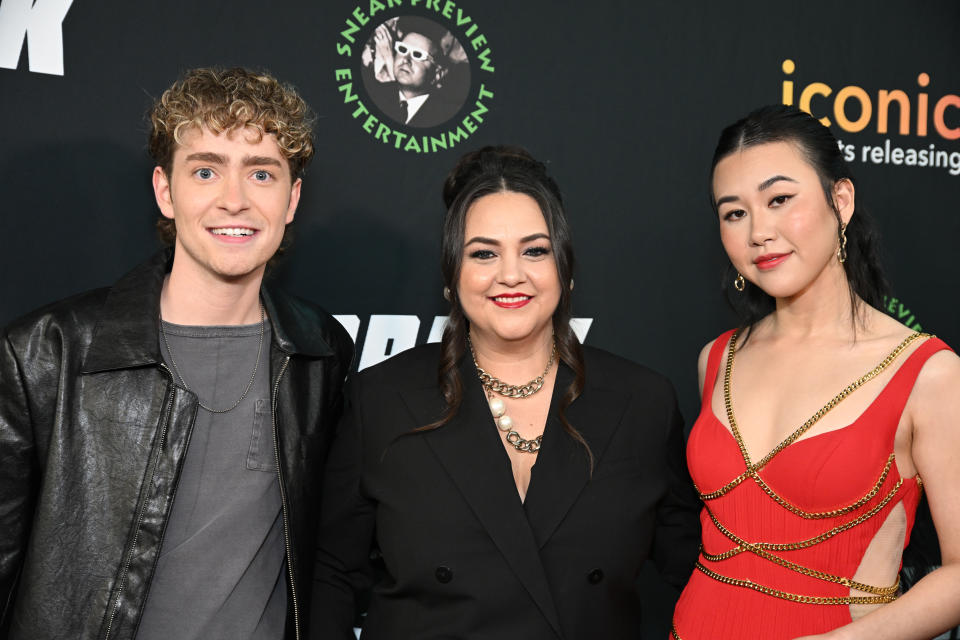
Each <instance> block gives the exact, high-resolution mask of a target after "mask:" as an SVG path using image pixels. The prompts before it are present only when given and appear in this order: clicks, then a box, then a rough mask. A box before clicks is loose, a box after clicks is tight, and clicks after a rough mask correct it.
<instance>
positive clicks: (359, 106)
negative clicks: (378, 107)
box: [352, 101, 370, 118]
mask: <svg viewBox="0 0 960 640" xmlns="http://www.w3.org/2000/svg"><path fill="white" fill-rule="evenodd" d="M364 113H370V112H369V111H367V108H366V107H365V106H363V103H362V102H359V101H358V102H357V109H356V111H354V112H353V114H352V115H353V117H354V118H359V117H360V116H361V115H363V114H364Z"/></svg>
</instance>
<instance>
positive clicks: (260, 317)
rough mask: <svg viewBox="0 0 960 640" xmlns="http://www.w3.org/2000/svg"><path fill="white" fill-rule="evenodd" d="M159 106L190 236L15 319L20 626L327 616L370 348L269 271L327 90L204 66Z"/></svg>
mask: <svg viewBox="0 0 960 640" xmlns="http://www.w3.org/2000/svg"><path fill="white" fill-rule="evenodd" d="M150 120H151V132H150V143H149V147H150V152H151V155H152V156H153V158H154V161H155V162H156V165H157V166H156V167H155V169H154V171H153V188H154V193H155V195H156V200H157V204H158V206H159V209H160V213H161V218H160V223H159V228H160V232H161V236H162V237H164V238H165V239H166V241H167V242H168V244H170V245H171V246H170V247H168V248H167V249H166V250H164V251H162V252H161V253H159V254H158V255H156V256H154V257H153V258H152V259H151V260H149V261H148V262H146V263H144V264H143V265H141V266H139V267H137V268H136V269H134V270H133V271H131V272H130V273H129V274H127V275H126V276H124V277H123V278H122V279H121V280H119V281H118V282H117V283H116V284H115V285H114V286H113V287H110V288H107V289H100V290H95V291H91V292H88V293H84V294H80V295H79V296H75V297H73V298H70V299H68V300H66V301H63V302H59V303H55V304H53V305H50V306H47V307H45V308H43V309H41V310H39V311H35V312H33V313H32V314H30V315H28V316H26V317H25V318H22V319H20V320H18V321H16V322H14V323H13V324H12V325H10V326H9V327H7V328H6V329H5V330H4V331H3V332H2V333H0V607H2V618H0V638H8V639H10V640H17V639H27V638H29V639H30V640H45V639H48V638H49V639H53V638H108V639H110V640H115V639H126V638H138V639H139V640H143V639H145V638H146V639H152V638H177V639H178V640H185V639H190V638H198V639H199V638H256V639H263V640H267V639H271V640H282V639H286V638H294V639H297V640H299V639H300V638H306V637H307V627H308V609H309V604H308V603H309V601H310V581H311V575H312V569H313V557H314V533H315V529H316V516H317V514H316V509H315V505H316V503H317V498H318V489H319V479H320V477H321V475H322V469H323V462H324V459H325V456H326V448H327V445H328V440H329V436H330V435H331V434H332V431H333V426H334V424H335V422H336V419H337V418H338V416H339V413H340V408H341V388H342V385H343V380H344V377H345V375H346V372H347V370H348V368H349V365H350V361H351V359H352V354H353V345H352V343H351V341H350V338H349V336H348V335H347V334H346V332H345V331H344V330H343V329H342V328H341V327H340V325H339V324H338V323H337V322H336V321H335V320H334V319H333V318H332V317H331V316H329V315H328V314H326V313H325V312H324V311H322V310H321V309H319V308H318V307H316V306H314V305H313V304H311V303H308V302H305V301H303V300H299V299H296V298H292V297H290V296H287V295H284V294H282V293H280V292H277V291H272V290H270V289H269V288H267V287H265V286H264V285H263V276H264V271H265V269H266V266H267V263H268V262H269V261H270V260H271V258H273V256H274V255H275V254H276V253H277V251H278V249H279V248H280V246H281V244H282V241H283V238H284V236H285V232H286V229H287V227H288V225H289V224H290V222H291V221H292V220H293V217H294V214H295V212H296V209H297V204H298V202H299V199H300V187H301V180H302V177H301V176H302V173H303V169H304V167H305V166H306V165H307V163H308V162H309V161H310V159H311V157H312V155H313V144H312V142H311V121H310V115H309V111H308V108H307V106H306V104H305V103H304V102H303V100H302V99H301V98H300V97H299V96H298V95H297V94H296V92H295V91H294V90H293V89H292V88H290V87H288V86H285V85H282V84H280V83H279V82H278V81H277V80H276V79H274V78H272V77H271V76H269V75H265V74H259V73H253V72H250V71H248V70H244V69H229V70H224V69H195V70H192V71H189V72H187V73H186V74H185V76H184V77H183V78H181V79H180V80H179V81H178V82H177V83H175V84H174V85H173V86H172V87H170V88H169V89H168V90H167V91H166V92H164V93H163V95H162V96H161V97H160V99H159V100H157V102H156V104H155V105H154V107H153V109H152V112H151V114H150Z"/></svg>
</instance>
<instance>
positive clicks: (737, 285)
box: [733, 273, 747, 291]
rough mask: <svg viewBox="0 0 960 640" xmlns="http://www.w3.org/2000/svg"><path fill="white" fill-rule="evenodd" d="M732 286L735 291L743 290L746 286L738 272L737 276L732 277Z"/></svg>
mask: <svg viewBox="0 0 960 640" xmlns="http://www.w3.org/2000/svg"><path fill="white" fill-rule="evenodd" d="M733 288H734V289H736V290H737V291H743V290H744V289H746V288H747V283H746V281H745V280H744V279H743V276H742V275H740V274H739V273H738V274H737V277H736V278H734V280H733Z"/></svg>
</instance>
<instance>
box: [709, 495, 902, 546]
mask: <svg viewBox="0 0 960 640" xmlns="http://www.w3.org/2000/svg"><path fill="white" fill-rule="evenodd" d="M902 485H903V478H900V479H899V480H898V481H897V484H896V485H894V487H893V489H891V490H890V492H889V493H888V494H887V495H885V496H884V497H883V500H881V501H880V502H878V503H877V504H876V506H874V507H873V508H872V509H870V511H867V512H866V513H862V514H860V515H859V516H857V517H856V518H854V519H853V520H850V521H849V522H845V523H843V524H841V525H837V526H836V527H833V528H831V529H827V530H826V531H824V532H823V533H821V534H820V535H818V536H814V537H813V538H808V539H807V540H801V541H799V542H754V543H749V544H752V545H753V546H756V547H759V548H761V549H769V550H771V551H796V550H797V549H807V548H809V547H812V546H814V545H817V544H820V543H821V542H824V541H825V540H829V539H830V538H832V537H833V536H835V535H837V534H838V533H843V532H844V531H847V530H848V529H852V528H854V527H856V526H858V525H860V524H863V523H864V522H866V521H867V520H869V519H870V518H872V517H873V516H875V515H877V514H878V513H880V511H881V510H882V509H883V508H884V507H885V506H887V503H889V502H890V501H891V500H893V497H894V496H895V495H896V494H897V492H898V491H899V490H900V487H901V486H902ZM704 509H705V510H706V512H707V515H709V516H710V519H711V520H713V524H714V525H715V526H716V527H717V530H718V531H720V533H722V534H723V535H725V536H726V537H727V538H729V539H730V540H732V541H733V542H735V543H737V544H740V541H741V539H740V538H738V537H737V535H736V534H735V533H733V532H732V531H730V530H729V529H727V528H726V527H725V526H723V523H721V522H720V520H718V519H717V516H716V515H714V513H713V511H712V510H710V508H709V507H707V506H706V505H704Z"/></svg>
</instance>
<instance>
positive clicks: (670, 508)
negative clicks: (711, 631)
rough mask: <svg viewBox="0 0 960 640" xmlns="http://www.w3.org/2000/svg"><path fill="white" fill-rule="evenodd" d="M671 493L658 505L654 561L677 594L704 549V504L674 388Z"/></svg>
mask: <svg viewBox="0 0 960 640" xmlns="http://www.w3.org/2000/svg"><path fill="white" fill-rule="evenodd" d="M666 428H667V432H666V439H665V448H666V451H665V452H664V455H665V473H666V474H667V491H666V494H665V495H664V496H663V498H662V499H661V500H660V503H659V504H658V505H657V524H656V530H655V532H654V538H653V560H654V562H655V563H656V565H657V569H658V570H659V572H660V575H661V576H662V577H663V579H664V580H665V581H666V582H667V583H668V584H670V585H671V586H673V587H676V588H677V590H680V589H682V588H683V586H684V585H685V584H686V583H687V580H689V579H690V574H691V573H692V572H693V566H694V562H695V561H696V559H697V555H698V553H699V551H698V550H699V545H700V517H699V513H700V501H699V499H698V498H697V494H696V491H695V490H694V487H693V481H692V480H691V479H690V474H689V472H688V471H687V464H686V456H685V447H684V438H683V417H682V416H681V415H680V408H679V406H678V405H677V399H676V394H675V393H674V391H673V388H672V386H671V387H670V389H669V396H668V409H667V417H666Z"/></svg>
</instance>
